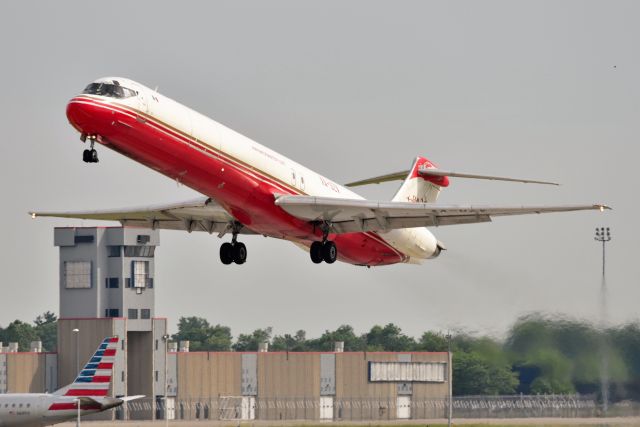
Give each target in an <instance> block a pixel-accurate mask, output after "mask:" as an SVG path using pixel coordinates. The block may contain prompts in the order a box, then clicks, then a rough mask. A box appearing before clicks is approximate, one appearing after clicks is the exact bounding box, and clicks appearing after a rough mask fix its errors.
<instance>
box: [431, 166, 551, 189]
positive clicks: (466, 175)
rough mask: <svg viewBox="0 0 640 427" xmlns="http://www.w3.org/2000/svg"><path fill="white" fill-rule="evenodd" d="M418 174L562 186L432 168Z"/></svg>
mask: <svg viewBox="0 0 640 427" xmlns="http://www.w3.org/2000/svg"><path fill="white" fill-rule="evenodd" d="M418 173H419V174H420V175H421V176H448V177H454V178H471V179H488V180H492V181H510V182H523V183H525V184H544V185H560V184H558V183H557V182H549V181H536V180H533V179H520V178H508V177H503V176H491V175H476V174H471V173H459V172H450V171H443V170H441V169H432V168H420V169H418Z"/></svg>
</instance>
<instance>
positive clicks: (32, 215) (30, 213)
mask: <svg viewBox="0 0 640 427" xmlns="http://www.w3.org/2000/svg"><path fill="white" fill-rule="evenodd" d="M27 213H28V214H29V216H30V217H31V218H32V219H36V217H37V216H38V214H37V213H36V212H27Z"/></svg>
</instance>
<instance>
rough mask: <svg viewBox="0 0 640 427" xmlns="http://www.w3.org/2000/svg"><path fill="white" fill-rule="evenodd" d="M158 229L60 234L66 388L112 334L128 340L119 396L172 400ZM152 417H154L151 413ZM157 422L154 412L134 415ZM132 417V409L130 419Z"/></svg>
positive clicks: (116, 380)
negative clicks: (161, 314) (159, 287)
mask: <svg viewBox="0 0 640 427" xmlns="http://www.w3.org/2000/svg"><path fill="white" fill-rule="evenodd" d="M159 243H160V239H159V233H158V231H155V230H149V229H140V228H129V227H66V228H56V229H55V230H54V244H55V245H56V246H58V247H59V248H60V277H59V283H60V309H59V310H60V311H59V312H60V319H59V321H58V372H59V383H60V384H67V383H70V382H72V381H73V379H74V378H75V375H76V374H77V372H78V367H79V366H81V365H82V364H83V363H84V362H86V360H87V359H88V358H89V356H90V355H91V354H92V352H93V351H94V350H95V348H96V345H97V344H98V343H99V342H100V341H101V340H102V339H103V338H104V337H105V336H109V335H118V336H119V337H121V348H119V349H118V350H119V351H118V352H117V354H116V362H115V365H114V376H113V383H112V390H111V392H112V395H114V396H126V395H136V394H143V395H145V396H148V397H158V398H159V397H160V396H162V395H164V384H165V378H164V373H165V362H166V356H165V352H164V348H165V347H164V342H163V338H162V337H163V336H164V335H165V334H166V331H167V322H166V319H164V318H156V317H154V314H155V306H154V303H155V296H154V291H155V283H154V255H155V248H156V247H157V246H158V245H159ZM147 412H148V413H147ZM134 414H135V418H145V419H150V418H153V417H155V415H156V411H155V399H152V404H151V405H150V407H149V410H148V411H135V412H131V415H132V417H133V416H134ZM122 415H123V417H125V418H126V417H128V415H127V413H126V411H125V412H124V413H123V414H122Z"/></svg>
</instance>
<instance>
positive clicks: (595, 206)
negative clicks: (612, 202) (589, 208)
mask: <svg viewBox="0 0 640 427" xmlns="http://www.w3.org/2000/svg"><path fill="white" fill-rule="evenodd" d="M593 207H594V208H595V209H599V210H600V212H604V211H605V210H607V211H610V210H613V208H612V207H611V206H607V205H593Z"/></svg>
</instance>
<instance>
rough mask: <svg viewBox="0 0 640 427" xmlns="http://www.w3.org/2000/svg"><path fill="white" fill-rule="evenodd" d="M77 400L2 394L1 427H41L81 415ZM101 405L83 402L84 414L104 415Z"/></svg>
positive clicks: (39, 395)
mask: <svg viewBox="0 0 640 427" xmlns="http://www.w3.org/2000/svg"><path fill="white" fill-rule="evenodd" d="M77 405H78V403H77V401H76V398H74V397H69V396H57V395H53V394H47V393H11V394H0V427H40V426H45V425H51V424H56V423H60V422H63V421H67V420H71V419H74V418H75V417H77V416H78V406H77ZM101 410H103V409H102V407H101V405H96V404H91V403H81V405H80V415H81V416H84V415H88V414H93V413H97V412H100V411H101Z"/></svg>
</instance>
